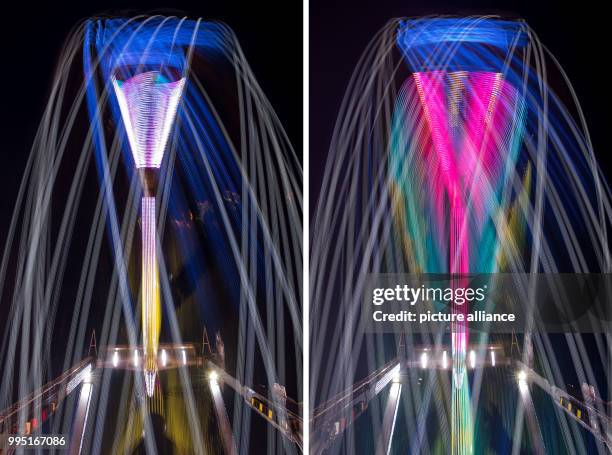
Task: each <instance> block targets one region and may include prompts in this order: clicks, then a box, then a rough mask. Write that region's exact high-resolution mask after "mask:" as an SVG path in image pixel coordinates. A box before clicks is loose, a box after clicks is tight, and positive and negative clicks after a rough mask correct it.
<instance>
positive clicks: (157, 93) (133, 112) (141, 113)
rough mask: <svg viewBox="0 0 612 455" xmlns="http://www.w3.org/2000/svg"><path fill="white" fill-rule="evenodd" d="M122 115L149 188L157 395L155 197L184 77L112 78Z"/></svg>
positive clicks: (145, 327)
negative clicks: (158, 176) (172, 79)
mask: <svg viewBox="0 0 612 455" xmlns="http://www.w3.org/2000/svg"><path fill="white" fill-rule="evenodd" d="M112 83H113V87H114V89H115V95H116V96H117V102H118V104H119V110H120V111H121V118H122V119H123V124H124V126H125V130H126V134H127V137H128V140H129V143H130V147H131V150H132V155H133V157H134V162H135V163H136V168H138V169H139V170H140V171H141V172H140V177H141V180H142V184H143V187H144V197H143V198H142V219H141V222H142V278H141V280H142V334H143V335H142V337H143V350H144V356H145V360H144V376H145V386H146V389H147V394H148V395H149V396H153V389H154V385H155V376H156V374H157V350H158V346H159V332H160V328H161V305H160V296H159V276H158V273H159V272H158V265H157V252H156V243H157V235H156V218H155V197H156V193H157V172H156V170H157V169H159V167H160V166H161V162H162V159H163V156H164V150H165V148H166V143H167V141H168V137H169V135H170V130H171V129H172V124H173V123H174V119H175V117H176V111H177V108H178V103H179V100H180V97H181V95H182V92H183V87H184V85H185V78H181V79H179V80H176V81H169V80H168V79H167V78H166V77H165V76H163V75H162V74H161V73H160V72H159V71H147V72H143V73H140V74H137V75H135V76H133V77H131V78H129V79H127V80H125V81H120V80H118V79H117V78H116V77H114V76H113V77H112Z"/></svg>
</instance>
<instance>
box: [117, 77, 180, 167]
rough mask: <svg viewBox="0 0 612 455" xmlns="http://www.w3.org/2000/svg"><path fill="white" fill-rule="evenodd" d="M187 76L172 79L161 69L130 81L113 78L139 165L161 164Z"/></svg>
mask: <svg viewBox="0 0 612 455" xmlns="http://www.w3.org/2000/svg"><path fill="white" fill-rule="evenodd" d="M184 85H185V79H184V78H182V79H179V80H177V81H173V82H170V81H168V80H167V79H166V78H165V77H164V76H162V75H161V74H160V73H159V72H158V71H149V72H146V73H141V74H138V75H136V76H134V77H132V78H130V79H128V80H126V81H123V82H121V81H119V80H117V79H116V78H113V86H114V87H115V94H116V95H117V101H118V102H119V109H120V110H121V117H122V118H123V123H124V125H125V130H126V132H127V136H128V139H129V141H130V146H131V148H132V154H133V155H134V161H135V162H136V167H137V168H139V169H140V168H143V167H145V168H159V167H160V166H161V162H162V158H163V156H164V149H165V148H166V142H167V141H168V136H169V135H170V130H171V129H172V124H173V123H174V118H175V117H176V109H177V107H178V103H179V100H180V98H181V94H182V93H183V87H184Z"/></svg>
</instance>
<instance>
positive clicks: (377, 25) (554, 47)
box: [309, 0, 611, 214]
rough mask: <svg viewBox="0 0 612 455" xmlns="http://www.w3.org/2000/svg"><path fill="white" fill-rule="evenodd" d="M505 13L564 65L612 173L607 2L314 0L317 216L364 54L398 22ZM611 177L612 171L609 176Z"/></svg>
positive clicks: (313, 199) (313, 194) (313, 196)
mask: <svg viewBox="0 0 612 455" xmlns="http://www.w3.org/2000/svg"><path fill="white" fill-rule="evenodd" d="M428 14H459V15H465V14H467V15H469V14H500V15H503V16H510V17H521V18H523V19H525V20H526V21H527V23H528V24H529V25H530V26H531V28H532V29H533V30H535V33H536V34H537V35H538V37H539V38H540V40H541V41H542V43H543V44H544V45H545V46H546V47H548V49H549V50H550V51H551V52H552V54H553V55H554V56H555V57H556V58H557V59H558V60H559V62H560V64H561V66H562V67H563V68H564V69H565V71H566V72H567V75H568V77H569V79H570V81H571V82H572V84H573V86H574V89H575V90H576V93H577V96H578V99H579V100H580V103H581V105H582V108H583V110H584V113H585V116H586V119H587V125H588V127H589V130H590V133H591V139H592V141H593V145H594V148H595V153H596V155H597V157H598V159H599V162H600V164H601V165H602V167H604V169H605V170H609V168H610V166H609V164H610V162H611V160H610V158H609V157H608V155H609V146H610V142H609V140H608V138H607V134H606V133H608V131H607V130H606V126H607V125H608V124H609V123H610V122H609V114H608V110H607V108H608V106H609V105H610V104H609V102H608V98H609V91H608V88H607V87H608V86H609V84H610V82H609V74H608V72H609V70H608V69H607V68H606V66H607V63H605V62H607V61H608V57H607V54H608V53H609V50H608V49H609V46H610V42H611V40H610V33H609V32H610V24H609V18H608V15H607V14H606V13H605V12H604V11H603V3H602V2H595V1H591V0H587V1H579V2H576V1H573V2H570V1H565V2H564V1H549V0H545V1H542V0H462V1H454V2H453V1H440V0H426V1H425V0H418V1H417V0H375V1H372V0H369V1H368V0H310V63H309V64H310V151H309V156H310V161H309V162H310V206H311V207H310V210H311V214H312V213H314V208H315V207H316V203H317V198H318V195H319V189H320V185H321V181H322V178H323V173H324V170H325V163H326V157H327V153H328V149H329V144H330V141H331V136H332V133H333V128H334V125H335V122H336V117H337V115H338V110H339V108H340V104H341V102H342V99H343V97H344V92H345V90H346V87H347V85H348V82H349V79H350V77H351V74H352V73H353V70H354V68H355V65H356V64H357V61H358V59H359V56H360V55H361V53H362V52H363V51H364V50H365V48H366V46H367V44H368V43H369V42H370V40H371V39H372V38H373V36H374V35H375V33H376V32H377V31H378V30H379V29H381V28H382V27H383V25H385V23H386V22H387V21H388V20H390V19H392V18H396V17H406V16H423V15H428ZM607 176H608V178H610V173H609V172H607Z"/></svg>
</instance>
